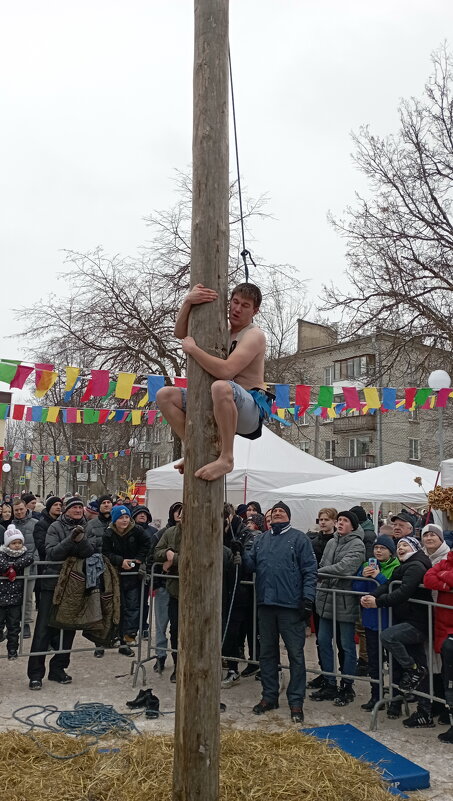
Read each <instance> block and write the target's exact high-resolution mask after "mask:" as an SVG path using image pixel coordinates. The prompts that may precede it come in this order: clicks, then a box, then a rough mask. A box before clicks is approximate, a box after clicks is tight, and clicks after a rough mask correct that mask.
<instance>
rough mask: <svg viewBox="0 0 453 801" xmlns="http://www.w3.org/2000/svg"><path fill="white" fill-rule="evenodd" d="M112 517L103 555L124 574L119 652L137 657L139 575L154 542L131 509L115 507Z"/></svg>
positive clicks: (105, 537)
mask: <svg viewBox="0 0 453 801" xmlns="http://www.w3.org/2000/svg"><path fill="white" fill-rule="evenodd" d="M111 516H112V519H111V523H110V525H109V526H108V527H107V529H106V530H105V533H104V535H103V537H102V553H103V555H104V556H106V557H107V558H108V559H109V560H110V562H111V563H112V565H113V566H114V567H116V568H117V569H118V571H119V574H120V592H121V610H120V637H121V646H120V648H119V649H118V650H119V653H120V654H123V656H134V651H133V650H132V648H131V645H133V644H134V643H135V638H136V636H137V631H138V627H139V624H140V589H141V578H140V576H139V575H138V574H137V571H138V569H139V567H140V565H141V564H142V563H144V562H146V557H147V556H148V551H149V549H150V541H149V539H148V536H147V534H146V533H145V531H144V530H143V528H142V527H141V526H138V525H137V524H136V523H135V522H134V521H133V520H131V513H130V510H129V508H128V507H127V506H114V507H113V509H112V511H111Z"/></svg>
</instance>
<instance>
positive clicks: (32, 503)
mask: <svg viewBox="0 0 453 801" xmlns="http://www.w3.org/2000/svg"><path fill="white" fill-rule="evenodd" d="M35 507H36V498H33V500H32V501H29V502H28V503H27V509H30V512H34V511H35Z"/></svg>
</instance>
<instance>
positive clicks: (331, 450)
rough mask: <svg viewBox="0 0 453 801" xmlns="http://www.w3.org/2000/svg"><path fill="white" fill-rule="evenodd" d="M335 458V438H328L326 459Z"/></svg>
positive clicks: (325, 449) (325, 452)
mask: <svg viewBox="0 0 453 801" xmlns="http://www.w3.org/2000/svg"><path fill="white" fill-rule="evenodd" d="M334 458H335V440H334V439H326V441H325V442H324V459H325V460H326V462H331V461H332V460H333V459H334Z"/></svg>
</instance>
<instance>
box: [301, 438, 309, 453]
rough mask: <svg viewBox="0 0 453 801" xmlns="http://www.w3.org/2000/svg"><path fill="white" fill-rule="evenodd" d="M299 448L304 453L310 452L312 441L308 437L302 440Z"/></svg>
mask: <svg viewBox="0 0 453 801" xmlns="http://www.w3.org/2000/svg"><path fill="white" fill-rule="evenodd" d="M299 448H300V449H301V451H303V452H304V453H310V442H309V440H308V439H306V440H304V441H303V442H301V443H300V445H299Z"/></svg>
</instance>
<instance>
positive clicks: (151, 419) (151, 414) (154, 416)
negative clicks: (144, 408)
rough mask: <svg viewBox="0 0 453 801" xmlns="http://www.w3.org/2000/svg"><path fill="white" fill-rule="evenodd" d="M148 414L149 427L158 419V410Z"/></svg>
mask: <svg viewBox="0 0 453 801" xmlns="http://www.w3.org/2000/svg"><path fill="white" fill-rule="evenodd" d="M147 414H148V425H152V424H153V423H154V421H155V419H156V415H157V411H156V409H153V410H152V411H150V412H147Z"/></svg>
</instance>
